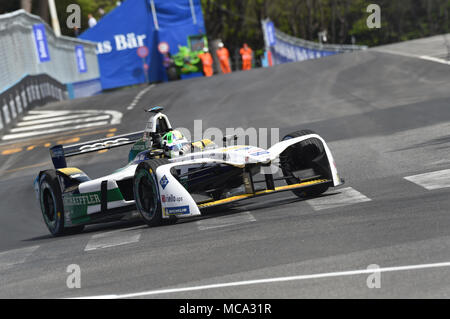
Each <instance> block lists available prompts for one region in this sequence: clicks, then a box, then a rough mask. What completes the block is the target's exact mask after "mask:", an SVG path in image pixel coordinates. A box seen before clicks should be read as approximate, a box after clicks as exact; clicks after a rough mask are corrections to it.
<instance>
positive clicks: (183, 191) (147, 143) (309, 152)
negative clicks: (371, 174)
mask: <svg viewBox="0 0 450 319" xmlns="http://www.w3.org/2000/svg"><path fill="white" fill-rule="evenodd" d="M162 111H163V108H162V107H153V108H151V109H149V110H148V112H150V113H151V116H150V119H149V120H148V122H147V125H146V128H145V130H144V131H141V132H135V133H130V134H126V135H121V136H116V137H112V138H107V139H101V140H95V141H89V142H84V143H80V144H74V145H66V146H63V145H56V146H53V147H51V148H50V155H51V158H52V162H53V165H54V169H49V170H44V171H41V172H39V174H38V176H37V178H36V179H35V182H34V188H35V191H36V195H37V198H38V200H39V203H40V207H41V211H42V215H43V218H44V221H45V223H46V225H47V227H48V229H49V231H50V233H51V234H52V235H54V236H58V235H62V234H67V233H71V234H73V233H77V232H81V231H82V230H83V228H84V227H85V225H88V224H95V223H101V222H108V221H113V220H119V219H122V218H124V217H125V216H127V215H129V214H130V212H133V211H134V212H136V211H138V212H139V215H140V216H141V217H142V219H143V220H144V221H145V223H147V224H148V225H149V226H157V225H161V224H165V223H173V222H176V221H177V220H178V219H179V218H187V217H193V216H199V215H201V214H202V212H204V211H205V210H206V209H209V208H211V207H216V206H222V205H228V204H230V203H235V202H237V201H242V200H246V199H250V198H254V197H259V196H265V195H269V194H274V193H279V192H285V191H292V192H293V193H294V194H295V195H297V196H299V197H315V196H319V195H321V194H322V193H324V192H325V191H327V190H328V188H329V187H337V186H339V185H341V184H343V180H342V179H341V178H340V176H339V175H338V172H337V168H336V164H335V161H334V159H333V155H332V154H331V151H330V149H329V147H328V146H327V144H326V143H325V141H324V140H323V139H322V137H320V136H319V135H317V134H316V133H314V132H313V131H309V130H302V131H297V132H294V133H292V134H288V135H287V136H285V137H284V138H283V140H282V141H281V142H279V143H277V144H275V145H273V146H272V147H271V148H269V149H267V150H265V149H262V148H259V147H256V146H250V145H230V143H232V141H236V140H237V136H231V137H230V136H227V137H224V138H223V145H222V146H220V147H219V146H218V145H216V144H215V143H213V142H212V141H211V140H209V139H203V140H201V141H196V142H190V141H188V140H187V139H186V138H185V137H184V136H183V134H182V133H181V132H180V131H178V130H174V129H172V126H171V124H170V121H169V119H168V117H167V116H166V115H165V114H163V113H162ZM126 145H131V146H132V147H131V150H130V152H129V158H128V164H127V165H126V166H125V167H122V168H120V169H118V170H116V171H115V172H113V173H111V174H109V175H107V176H103V177H100V178H96V179H91V178H89V176H87V175H86V174H85V173H84V172H83V171H82V170H81V169H79V168H75V167H68V166H67V161H66V159H67V158H70V157H72V156H77V155H82V154H89V153H93V152H98V151H100V150H107V149H112V148H116V147H123V146H126ZM258 178H259V179H258Z"/></svg>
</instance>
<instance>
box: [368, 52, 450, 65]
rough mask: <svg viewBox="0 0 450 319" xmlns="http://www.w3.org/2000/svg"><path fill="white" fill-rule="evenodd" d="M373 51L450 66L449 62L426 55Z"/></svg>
mask: <svg viewBox="0 0 450 319" xmlns="http://www.w3.org/2000/svg"><path fill="white" fill-rule="evenodd" d="M375 51H377V52H381V53H389V54H393V55H400V56H404V57H408V58H416V59H421V60H426V61H430V62H435V63H441V64H445V65H450V61H447V60H444V59H439V58H435V57H432V56H428V55H415V54H411V53H406V52H399V51H392V50H388V49H375Z"/></svg>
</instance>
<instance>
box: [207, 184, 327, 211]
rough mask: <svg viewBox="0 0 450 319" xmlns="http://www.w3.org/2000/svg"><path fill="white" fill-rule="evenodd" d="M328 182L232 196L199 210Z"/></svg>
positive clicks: (208, 204)
mask: <svg viewBox="0 0 450 319" xmlns="http://www.w3.org/2000/svg"><path fill="white" fill-rule="evenodd" d="M326 182H329V180H327V179H317V180H313V181H309V182H304V183H300V184H293V185H286V186H280V187H276V188H275V189H274V190H272V189H267V190H263V191H258V192H255V193H254V194H242V195H237V196H232V197H228V198H225V199H221V200H217V201H213V202H208V203H204V204H199V205H198V208H207V207H211V206H217V205H222V204H227V203H232V202H237V201H239V200H243V199H248V198H252V197H256V196H260V195H267V194H271V193H277V192H282V191H288V190H294V189H297V188H302V187H306V186H311V185H316V184H321V183H326Z"/></svg>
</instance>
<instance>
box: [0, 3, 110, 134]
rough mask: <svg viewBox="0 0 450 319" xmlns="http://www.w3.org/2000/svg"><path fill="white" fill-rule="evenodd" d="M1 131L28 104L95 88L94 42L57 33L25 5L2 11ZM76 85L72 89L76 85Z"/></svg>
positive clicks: (91, 91)
mask: <svg viewBox="0 0 450 319" xmlns="http://www.w3.org/2000/svg"><path fill="white" fill-rule="evenodd" d="M0 43H1V45H0V108H1V112H0V134H1V133H2V131H3V130H5V128H7V127H8V126H11V125H13V124H14V122H15V121H16V120H17V119H18V118H19V117H20V115H21V114H22V113H23V112H24V111H26V110H28V109H30V108H31V107H35V106H40V105H43V104H45V103H47V102H49V101H53V100H61V99H67V98H68V97H69V95H68V94H67V90H68V89H67V87H66V85H68V86H69V90H70V89H71V92H72V94H71V95H70V97H71V98H74V97H80V96H87V95H92V94H95V93H98V92H99V91H101V88H100V80H99V78H100V74H99V67H98V59H97V55H96V53H95V50H96V43H94V42H91V41H86V40H80V39H76V38H71V37H66V36H60V37H58V36H56V35H55V34H54V32H53V30H52V29H51V28H50V27H49V26H48V25H47V24H46V23H45V22H44V21H43V20H42V19H41V18H40V17H38V16H35V15H32V14H30V13H28V12H26V11H25V10H18V11H15V12H12V13H7V14H3V15H0ZM74 88H75V89H74Z"/></svg>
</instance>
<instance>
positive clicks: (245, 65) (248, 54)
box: [239, 43, 253, 71]
mask: <svg viewBox="0 0 450 319" xmlns="http://www.w3.org/2000/svg"><path fill="white" fill-rule="evenodd" d="M239 53H240V54H241V57H242V70H243V71H247V70H251V69H252V60H253V50H252V49H251V48H250V47H249V46H248V45H247V43H244V46H243V47H242V48H241V50H240V51H239Z"/></svg>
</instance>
